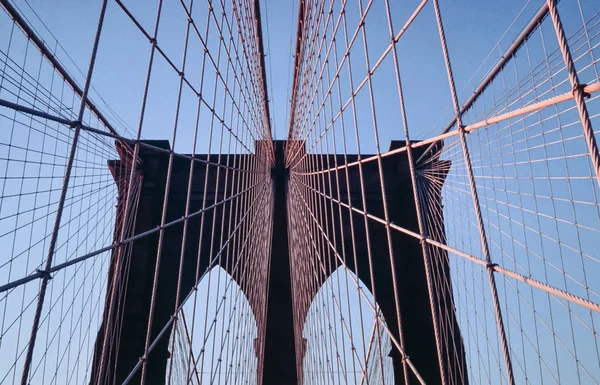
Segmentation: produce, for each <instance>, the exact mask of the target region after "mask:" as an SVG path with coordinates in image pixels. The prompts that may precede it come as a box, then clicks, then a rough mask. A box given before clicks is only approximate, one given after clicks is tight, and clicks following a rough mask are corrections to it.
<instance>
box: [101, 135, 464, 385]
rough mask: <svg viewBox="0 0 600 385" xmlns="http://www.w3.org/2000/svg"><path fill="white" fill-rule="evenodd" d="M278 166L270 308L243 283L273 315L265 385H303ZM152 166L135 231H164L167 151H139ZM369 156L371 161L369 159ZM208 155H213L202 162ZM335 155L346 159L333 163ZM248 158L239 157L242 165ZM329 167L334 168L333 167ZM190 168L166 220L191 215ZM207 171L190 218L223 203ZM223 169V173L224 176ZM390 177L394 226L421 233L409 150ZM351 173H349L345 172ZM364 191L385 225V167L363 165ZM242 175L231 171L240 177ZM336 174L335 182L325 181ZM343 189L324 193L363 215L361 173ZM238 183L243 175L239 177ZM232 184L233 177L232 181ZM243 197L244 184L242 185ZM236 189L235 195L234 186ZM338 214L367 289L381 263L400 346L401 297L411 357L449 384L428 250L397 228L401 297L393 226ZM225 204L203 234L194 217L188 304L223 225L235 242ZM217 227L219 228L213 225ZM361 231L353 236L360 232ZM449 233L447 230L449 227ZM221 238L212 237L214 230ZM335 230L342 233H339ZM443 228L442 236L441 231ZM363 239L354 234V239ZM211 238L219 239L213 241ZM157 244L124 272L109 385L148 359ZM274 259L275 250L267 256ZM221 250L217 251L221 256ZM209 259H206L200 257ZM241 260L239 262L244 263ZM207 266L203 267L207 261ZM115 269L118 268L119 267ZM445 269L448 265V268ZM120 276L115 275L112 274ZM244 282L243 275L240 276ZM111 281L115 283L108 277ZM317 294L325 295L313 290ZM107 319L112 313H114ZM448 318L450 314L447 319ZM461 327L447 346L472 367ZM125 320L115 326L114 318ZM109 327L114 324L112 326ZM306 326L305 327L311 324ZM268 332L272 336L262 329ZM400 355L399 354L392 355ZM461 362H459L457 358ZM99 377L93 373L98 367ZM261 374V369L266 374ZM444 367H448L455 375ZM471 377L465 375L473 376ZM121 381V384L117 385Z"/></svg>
mask: <svg viewBox="0 0 600 385" xmlns="http://www.w3.org/2000/svg"><path fill="white" fill-rule="evenodd" d="M148 143H150V144H152V145H153V146H157V147H161V148H169V144H168V142H166V141H150V142H148ZM275 144H276V145H275V148H276V150H277V151H282V149H283V145H284V142H282V141H279V142H275ZM402 145H403V142H400V141H398V142H393V143H392V147H398V146H402ZM277 154H278V155H279V156H278V157H276V167H275V169H274V170H273V174H272V175H273V181H274V184H273V185H274V194H275V195H274V197H275V199H274V201H275V202H274V214H273V215H274V221H275V223H274V229H275V231H274V234H273V244H272V249H271V258H272V259H271V276H270V280H269V281H270V282H271V287H269V288H268V291H269V301H268V308H267V309H263V308H261V307H264V303H263V302H262V301H261V297H260V293H254V294H253V293H252V291H250V290H248V289H249V286H248V285H249V283H248V282H237V283H238V285H239V286H240V287H241V289H242V291H243V292H244V293H245V294H246V296H247V299H248V301H249V303H250V305H251V307H252V308H253V311H254V313H255V316H257V317H256V318H257V320H258V322H257V323H259V324H260V323H261V322H260V320H261V319H262V318H261V317H262V315H263V314H265V310H266V324H265V325H258V328H259V339H263V338H264V341H260V340H259V341H257V342H256V343H257V344H258V345H260V346H262V347H264V349H265V351H264V352H265V361H264V363H259V368H258V371H259V381H260V379H261V376H262V381H263V383H264V384H293V383H297V382H298V374H297V373H296V355H295V349H294V336H293V319H292V316H291V315H292V313H291V300H289V299H290V298H291V287H290V272H289V253H288V245H287V213H286V212H285V210H286V199H287V198H286V191H287V183H288V174H287V170H285V167H283V163H282V158H281V157H282V155H283V153H281V154H280V153H277ZM140 156H141V158H142V159H143V160H144V162H143V167H142V168H141V169H140V172H141V173H142V174H143V178H144V179H143V184H142V190H141V194H140V201H139V207H138V210H137V220H136V227H135V234H139V233H141V232H144V231H147V230H150V229H153V228H156V227H157V226H158V225H159V224H160V218H161V210H162V206H163V199H164V194H165V181H166V174H167V166H168V154H167V153H160V152H156V151H154V150H149V149H146V150H144V149H143V147H142V151H141V154H140ZM235 156H236V157H252V155H239V154H238V155H235ZM310 156H312V157H315V159H313V160H312V161H313V162H315V164H316V163H317V162H320V163H319V164H321V166H322V167H323V168H325V167H333V166H334V164H335V162H336V161H337V164H339V165H341V164H344V163H345V161H348V162H352V161H354V160H356V159H357V156H356V155H348V157H347V159H346V160H344V158H343V156H340V155H330V156H320V155H310ZM367 156H368V155H363V157H367ZM417 156H419V151H415V157H417ZM199 157H205V156H202V155H200V156H199ZM334 157H337V159H336V158H334ZM236 159H240V158H236ZM210 160H211V161H212V162H215V163H217V162H219V163H221V164H225V163H227V162H228V163H229V164H230V165H232V164H233V161H234V155H233V154H232V155H231V156H229V157H226V156H225V155H222V156H221V157H220V158H219V157H218V156H217V155H214V156H211V157H210ZM327 165H329V166H327ZM189 167H190V162H189V160H187V159H181V158H175V162H174V165H173V177H172V183H171V186H170V193H169V199H168V207H169V209H168V213H167V222H168V221H172V220H175V219H178V218H181V217H182V216H183V214H184V210H185V199H186V192H187V184H188V179H189V172H190V171H189ZM206 170H207V169H206V167H205V166H204V165H203V164H197V165H196V166H195V170H194V178H193V183H192V201H191V202H192V207H191V212H193V211H196V210H199V209H201V207H202V200H203V196H204V194H205V193H206V198H207V205H208V204H212V203H213V202H215V199H216V201H221V200H222V199H223V190H224V177H223V174H221V177H220V179H219V180H220V183H219V186H218V187H217V188H215V180H216V179H215V178H216V170H217V168H216V167H210V168H208V172H209V175H208V180H209V182H208V184H207V186H209V189H208V191H206V192H205V191H204V181H205V176H206V172H207V171H206ZM223 170H224V169H221V172H224V171H223ZM383 170H384V178H385V183H386V190H387V206H388V212H389V215H390V220H391V221H392V222H393V223H395V224H397V225H398V226H401V227H404V228H406V229H409V230H412V231H414V232H418V225H417V216H416V209H415V205H414V198H413V191H412V187H411V182H410V174H409V172H408V161H407V158H406V154H405V153H400V154H397V155H394V156H390V157H386V158H384V159H383ZM346 173H348V174H347V175H346ZM363 173H364V182H365V183H364V185H365V198H366V206H367V207H366V211H367V212H368V213H370V214H373V215H375V216H377V217H380V218H383V214H384V212H383V201H382V197H381V188H380V181H379V175H378V171H377V163H376V162H370V163H367V164H365V165H364V167H363ZM234 174H235V172H232V173H230V174H229V177H230V178H233V177H234V176H235V175H234ZM346 176H347V177H348V179H349V188H347V187H346ZM329 177H332V178H333V177H335V175H333V173H332V174H331V175H327V176H324V177H323V178H329ZM338 177H339V181H338V182H339V183H340V189H339V191H337V188H336V187H335V186H336V185H337V184H336V183H335V181H334V183H332V184H331V185H332V189H331V191H330V189H329V183H328V179H323V182H324V183H323V184H322V185H321V191H323V192H324V193H325V194H326V195H329V196H333V197H334V198H336V199H338V198H339V200H340V201H342V202H345V203H347V202H348V191H349V195H350V201H351V202H352V205H353V206H354V207H356V208H358V209H360V210H364V209H365V208H364V207H363V202H362V196H361V189H360V182H359V174H358V167H352V168H350V169H344V171H343V172H339V173H338ZM233 179H234V180H238V179H237V178H233ZM230 182H231V179H230ZM233 187H234V190H233V191H236V190H237V189H236V188H237V185H235V184H234V186H233ZM228 188H231V186H229V187H228ZM429 200H430V201H428V202H426V203H427V204H430V205H438V206H439V207H440V208H441V204H442V203H441V195H440V194H438V196H435V194H434V196H433V197H432V196H429ZM330 205H332V206H330V207H323V210H325V211H324V212H323V213H322V214H323V215H331V213H332V212H334V213H335V215H336V217H335V220H334V221H329V224H330V228H329V229H327V231H328V232H329V234H333V235H334V237H335V241H336V242H337V244H338V245H341V244H342V243H343V244H344V247H345V252H346V254H345V255H344V256H343V258H344V259H345V261H346V262H345V263H346V264H347V266H348V267H349V269H350V270H352V271H353V272H354V273H355V274H356V275H357V276H358V278H359V279H360V280H361V281H362V282H363V283H364V284H365V285H366V286H367V287H368V288H371V287H372V285H371V282H372V280H371V276H370V265H369V263H370V262H371V263H372V269H373V275H374V277H375V279H374V282H375V294H376V299H377V302H378V304H379V305H380V306H381V309H382V311H383V315H384V318H385V320H386V322H387V325H388V327H389V329H390V331H391V333H392V334H393V335H394V336H395V337H396V338H397V339H398V337H399V330H398V323H397V316H398V314H397V311H396V304H395V297H394V293H398V297H399V298H398V299H399V304H400V309H401V315H402V324H403V330H404V334H403V337H404V341H405V347H406V351H407V352H409V354H410V357H411V360H412V362H413V363H414V365H415V366H416V367H417V368H418V369H419V371H420V373H421V375H422V376H423V378H424V380H425V381H426V383H428V384H441V379H440V377H441V376H440V368H439V364H438V358H437V352H436V345H435V337H434V332H433V319H432V316H431V308H430V302H429V293H428V289H427V281H426V277H425V264H424V258H423V253H422V248H421V245H420V242H419V240H418V239H416V238H413V237H411V236H408V235H406V234H403V233H401V232H399V231H396V230H392V231H391V243H392V249H393V252H394V258H393V261H394V271H395V273H396V278H397V282H396V286H397V287H396V290H395V288H394V284H393V280H392V269H391V263H390V255H389V248H388V238H387V232H386V228H385V226H384V225H383V224H381V223H379V222H377V221H374V220H372V219H369V220H367V222H366V223H365V219H364V216H363V215H361V214H360V213H352V214H350V213H349V210H347V209H346V208H343V209H342V220H341V221H339V217H338V216H337V215H338V207H337V205H336V204H335V203H333V202H330ZM222 210H223V206H220V207H216V208H215V209H214V210H210V211H207V212H206V214H204V222H205V223H206V224H210V225H205V226H204V228H203V229H202V231H201V229H200V224H201V221H202V215H198V216H195V217H193V218H191V219H189V222H188V226H189V228H188V236H187V239H186V243H185V247H186V249H185V257H184V264H185V265H184V275H183V280H182V293H181V298H182V299H183V298H185V296H186V295H187V294H188V293H189V291H190V290H191V289H192V287H193V285H194V282H195V277H196V275H197V273H198V274H202V273H203V272H204V271H206V270H207V268H208V260H209V255H210V253H211V243H213V249H214V247H219V245H220V243H219V242H220V240H221V228H223V229H225V235H227V226H228V222H227V220H228V219H227V216H225V217H223V216H222V213H223V212H222ZM213 220H214V223H215V225H214V226H212V223H213ZM334 222H335V223H337V226H339V223H342V224H344V225H343V228H341V229H340V228H336V229H334V228H333V225H332V223H334ZM351 224H352V225H353V229H352V228H351ZM365 226H368V233H369V242H368V240H367V238H366V231H365V230H366V229H365ZM442 226H443V224H442ZM213 228H214V229H215V231H212V229H213ZM182 230H183V225H182V224H178V225H175V226H171V227H169V228H167V229H165V238H164V245H163V255H162V262H161V265H160V275H159V283H158V285H159V288H160V289H159V298H158V299H157V302H156V312H155V315H154V322H153V330H152V334H153V336H156V335H158V333H159V332H160V331H161V329H162V328H163V326H164V325H165V324H166V323H167V322H168V320H169V318H170V316H171V314H173V311H174V309H175V292H176V286H177V275H178V271H179V260H180V253H181V244H182ZM334 230H335V231H334ZM442 230H443V229H442ZM353 235H354V236H353ZM200 237H203V242H201V245H202V250H198V245H199V244H200ZM210 240H213V242H211V241H210ZM369 243H370V245H371V247H372V248H371V252H370V255H371V260H370V261H369V258H368V255H369V252H368V250H367V245H368V244H369ZM157 246H158V232H157V233H154V234H152V235H150V236H147V237H143V238H140V239H139V240H136V241H135V242H134V243H133V247H132V253H131V257H130V258H131V260H130V263H129V266H130V268H129V269H128V270H127V271H125V272H123V273H122V274H123V275H124V276H123V277H122V279H123V280H126V281H127V287H126V291H125V303H124V306H123V307H122V310H121V312H120V313H119V314H118V315H117V316H116V317H117V318H119V320H122V321H120V323H119V325H120V330H121V333H120V335H118V341H116V342H117V344H114V346H115V351H113V352H112V355H111V357H112V358H111V362H110V365H108V368H107V371H108V372H107V373H105V375H106V376H107V377H106V378H114V379H115V382H114V383H116V384H120V383H122V382H123V380H124V379H125V378H126V377H127V376H128V375H129V373H130V371H131V370H132V369H133V367H134V366H135V365H136V364H137V363H138V359H139V357H140V354H141V352H142V351H143V348H144V343H145V336H146V325H147V322H148V312H149V306H150V296H151V292H152V278H153V274H154V267H155V264H156V255H157ZM265 252H268V250H265ZM214 253H215V251H214V250H212V254H214ZM198 255H200V258H198ZM436 255H437V258H441V259H442V263H441V264H439V263H437V264H436V266H437V267H434V268H436V269H438V270H437V271H436V274H437V275H438V277H442V278H441V279H442V280H446V283H447V284H446V285H442V287H446V288H447V290H448V292H447V293H445V296H439V298H452V293H451V282H450V276H449V271H448V263H447V255H445V254H443V253H442V254H441V257H440V253H438V254H436ZM240 258H241V260H239V263H238V259H240ZM198 261H199V263H198ZM113 263H114V261H113ZM247 263H248V261H245V260H244V258H243V256H236V255H232V253H229V254H228V255H227V257H226V258H222V260H220V265H221V267H223V268H224V269H225V270H226V271H227V272H228V273H230V274H231V269H232V266H236V265H239V266H238V268H239V269H240V270H242V269H246V268H249V267H248V266H245V264H247ZM326 265H327V269H326V272H325V274H323V276H322V277H320V278H321V284H322V283H324V282H325V280H326V279H327V278H328V277H329V275H331V274H332V273H333V272H334V271H335V270H336V269H337V268H338V267H339V266H340V263H339V261H338V260H337V259H336V258H335V257H334V256H333V255H332V257H331V258H330V259H329V260H328V261H326ZM440 266H441V267H440ZM113 273H114V272H113ZM232 276H233V277H234V278H235V277H236V276H235V275H234V274H232ZM109 278H110V277H109ZM311 294H312V296H314V295H316V292H313V293H311ZM434 300H435V301H438V302H437V303H436V306H438V307H440V308H442V309H443V311H444V312H445V314H451V315H453V314H454V309H452V306H451V303H450V302H449V301H445V302H444V303H440V302H439V300H438V299H434ZM309 307H310V303H308V304H306V306H305V309H304V316H303V317H305V316H306V313H307V312H308V308H309ZM105 318H106V314H105ZM447 318H448V317H447ZM449 318H450V319H451V322H452V324H451V325H449V326H448V325H446V326H447V327H450V328H451V329H453V330H454V331H455V333H454V339H453V341H444V344H446V345H448V346H453V347H455V348H456V347H458V348H456V349H457V350H458V353H457V357H459V358H456V359H455V361H460V362H459V363H456V365H459V366H460V365H463V362H464V359H463V356H464V351H463V348H462V339H461V336H460V330H459V329H458V325H457V324H456V322H455V321H454V317H449ZM115 321H116V320H115ZM105 323H106V319H105ZM302 323H303V322H302ZM261 328H264V330H265V333H262V332H260V330H261ZM103 332H104V330H101V331H100V333H99V337H98V341H99V342H97V346H96V357H95V360H94V368H96V367H97V365H98V364H97V361H98V357H97V356H98V351H99V350H100V348H101V341H102V337H101V336H102V333H103ZM169 335H170V331H167V333H165V336H164V337H163V338H162V339H160V340H159V342H158V344H157V345H156V347H155V348H154V350H153V351H152V353H151V354H150V357H149V358H148V359H149V365H148V376H147V379H148V381H147V382H146V383H147V384H148V385H151V384H164V379H165V375H166V370H167V367H166V366H167V365H166V364H167V360H168V357H169V351H168V341H169V338H168V336H169ZM392 351H393V352H396V350H395V349H392ZM391 357H392V358H393V362H394V369H395V382H396V383H397V384H403V383H404V372H403V365H402V360H401V357H400V355H399V354H397V353H392V354H391ZM450 360H453V358H450ZM93 370H94V369H93ZM261 370H262V371H261ZM444 370H447V369H446V368H445V369H444ZM465 373H466V370H465ZM408 377H409V381H410V383H411V384H412V383H417V381H416V378H414V376H412V375H411V374H408ZM109 382H110V383H112V381H109ZM138 382H139V374H138V375H136V376H135V377H134V379H133V381H132V382H131V383H138Z"/></svg>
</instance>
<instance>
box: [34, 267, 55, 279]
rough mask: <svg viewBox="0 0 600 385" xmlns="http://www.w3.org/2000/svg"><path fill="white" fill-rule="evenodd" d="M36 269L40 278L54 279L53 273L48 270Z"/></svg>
mask: <svg viewBox="0 0 600 385" xmlns="http://www.w3.org/2000/svg"><path fill="white" fill-rule="evenodd" d="M35 271H36V272H37V273H38V274H39V275H40V278H46V279H52V275H50V272H49V271H48V270H42V269H35Z"/></svg>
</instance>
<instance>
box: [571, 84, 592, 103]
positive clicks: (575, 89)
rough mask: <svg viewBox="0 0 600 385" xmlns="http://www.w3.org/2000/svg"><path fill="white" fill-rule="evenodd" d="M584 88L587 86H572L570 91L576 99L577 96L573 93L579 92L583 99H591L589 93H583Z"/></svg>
mask: <svg viewBox="0 0 600 385" xmlns="http://www.w3.org/2000/svg"><path fill="white" fill-rule="evenodd" d="M585 87H587V84H577V83H575V84H573V89H572V90H571V92H572V93H573V96H574V97H577V94H576V93H575V91H577V90H579V91H581V94H582V95H583V97H584V98H586V99H589V98H590V97H592V95H590V93H589V92H585Z"/></svg>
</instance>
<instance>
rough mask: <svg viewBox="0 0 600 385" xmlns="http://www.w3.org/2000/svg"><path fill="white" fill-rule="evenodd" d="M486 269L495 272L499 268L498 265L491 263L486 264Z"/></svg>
mask: <svg viewBox="0 0 600 385" xmlns="http://www.w3.org/2000/svg"><path fill="white" fill-rule="evenodd" d="M485 267H486V268H488V269H491V270H492V271H494V270H495V269H496V267H498V264H497V263H493V262H490V263H488V264H486V265H485Z"/></svg>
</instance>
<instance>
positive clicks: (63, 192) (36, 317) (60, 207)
mask: <svg viewBox="0 0 600 385" xmlns="http://www.w3.org/2000/svg"><path fill="white" fill-rule="evenodd" d="M106 4H107V0H104V1H103V2H102V7H101V9H100V16H99V18H98V27H97V29H96V35H95V38H94V45H93V48H92V54H91V57H90V64H89V67H88V72H87V76H86V81H85V86H84V88H83V93H82V95H81V105H80V108H79V115H78V119H77V121H78V122H80V121H82V119H83V113H84V112H85V108H86V100H87V94H88V91H89V88H90V84H91V81H92V74H93V72H94V64H95V63H96V54H97V52H98V45H99V42H100V35H101V33H102V27H103V25H104V15H105V13H106ZM80 132H81V128H80V127H79V125H78V126H77V127H75V132H74V134H73V139H72V142H71V149H70V152H69V159H68V161H67V166H66V170H65V175H64V181H63V186H62V190H61V193H60V200H59V202H58V208H57V213H56V219H55V222H54V229H53V231H52V238H51V239H50V246H49V250H48V255H47V257H46V264H45V268H44V270H45V273H44V275H43V276H42V281H41V284H40V290H39V297H38V302H37V307H36V310H35V315H34V318H33V324H32V326H31V336H30V338H29V344H28V347H27V354H26V356H25V362H24V364H23V372H22V375H21V385H27V383H28V382H29V371H30V369H31V360H32V358H33V351H34V349H35V342H36V338H37V331H38V328H39V323H40V316H41V314H42V308H43V306H44V298H45V296H46V290H47V287H48V280H49V279H50V277H49V275H50V273H49V272H48V270H49V269H50V268H51V267H52V260H53V257H54V251H55V247H56V241H57V239H58V230H59V227H60V221H61V219H62V211H63V208H64V205H65V199H66V196H67V190H68V188H69V182H70V177H71V171H72V169H73V162H74V160H75V152H76V151H77V140H78V138H79V135H80Z"/></svg>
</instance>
